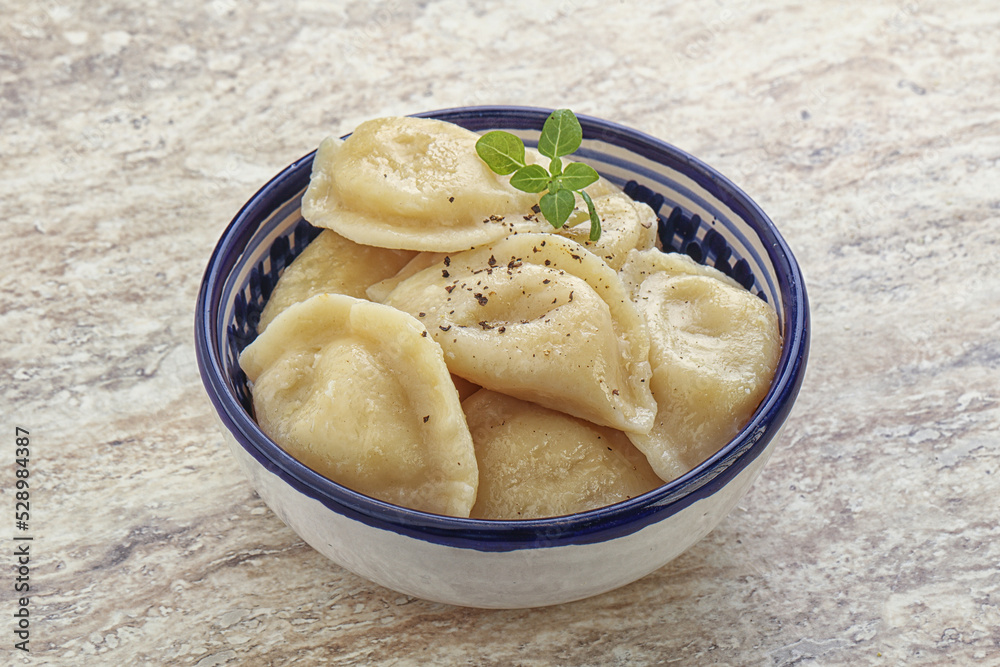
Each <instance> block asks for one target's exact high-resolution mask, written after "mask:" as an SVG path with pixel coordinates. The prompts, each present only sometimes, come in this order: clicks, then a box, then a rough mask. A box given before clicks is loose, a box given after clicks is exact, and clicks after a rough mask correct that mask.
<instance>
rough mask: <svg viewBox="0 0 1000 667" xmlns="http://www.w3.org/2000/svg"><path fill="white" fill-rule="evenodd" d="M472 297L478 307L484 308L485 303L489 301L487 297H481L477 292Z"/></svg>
mask: <svg viewBox="0 0 1000 667" xmlns="http://www.w3.org/2000/svg"><path fill="white" fill-rule="evenodd" d="M472 296H474V297H476V301H478V302H479V305H480V306H485V305H486V304H487V302H489V299H488V298H487V297H485V296H483V295H482V294H480V293H479V292H476V293H475V294H473V295H472Z"/></svg>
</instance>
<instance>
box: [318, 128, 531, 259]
mask: <svg viewBox="0 0 1000 667" xmlns="http://www.w3.org/2000/svg"><path fill="white" fill-rule="evenodd" d="M478 139H479V135H478V134H476V133H474V132H471V131H469V130H466V129H464V128H462V127H459V126H458V125H454V124H452V123H447V122H444V121H440V120H433V119H428V118H410V117H402V118H396V117H394V118H379V119H375V120H370V121H367V122H365V123H362V124H361V125H359V126H358V127H357V129H356V130H355V131H354V133H353V134H351V136H350V137H348V138H347V139H346V140H345V141H343V142H341V141H340V140H339V139H335V138H328V139H326V140H324V141H323V142H322V144H320V147H319V150H318V151H317V153H316V157H315V159H314V161H313V171H312V178H311V180H310V182H309V188H308V189H307V190H306V193H305V196H304V197H303V198H302V215H303V217H304V218H305V219H306V220H308V221H309V222H311V223H312V224H314V225H317V226H320V227H327V228H330V229H333V230H334V231H336V232H338V233H340V234H342V235H343V236H346V237H347V238H349V239H352V240H354V241H356V242H358V243H364V244H366V245H375V246H381V247H385V248H404V249H409V250H433V251H445V252H451V251H455V250H465V249H468V248H472V247H474V246H477V245H482V244H484V243H489V242H492V241H495V240H497V239H499V238H502V237H503V236H505V235H507V234H508V233H510V232H511V231H513V229H514V225H515V224H520V223H523V222H524V218H523V216H525V215H528V214H530V213H531V207H532V206H534V205H535V204H537V203H538V199H539V197H540V195H538V194H529V193H526V192H521V191H519V190H515V189H514V188H512V187H511V186H510V183H509V178H508V177H505V176H500V175H498V174H495V173H494V172H493V171H492V170H491V169H490V168H489V167H488V166H487V165H486V164H485V163H484V162H483V161H482V160H481V159H480V158H479V155H478V154H477V153H476V148H475V146H476V141H477V140H478Z"/></svg>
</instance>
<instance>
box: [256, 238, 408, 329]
mask: <svg viewBox="0 0 1000 667" xmlns="http://www.w3.org/2000/svg"><path fill="white" fill-rule="evenodd" d="M413 255H414V253H413V252H410V251H407V250H389V249H386V248H374V247H372V246H366V245H361V244H359V243H355V242H354V241H349V240H348V239H345V238H344V237H343V236H340V235H339V234H337V233H335V232H332V231H330V230H329V229H325V230H323V231H322V232H320V234H319V236H317V237H316V238H315V239H313V240H312V242H311V243H310V244H309V245H308V246H306V249H305V250H303V251H302V252H301V253H300V254H299V256H298V257H296V258H295V259H294V260H293V261H292V263H291V264H289V265H288V267H287V268H285V270H284V272H283V273H282V274H281V277H280V278H279V279H278V284H277V285H275V286H274V290H273V291H272V292H271V296H270V297H269V298H268V300H267V304H266V305H265V306H264V311H263V312H262V313H261V315H260V324H259V325H258V326H257V331H263V330H264V329H266V328H267V325H268V324H270V322H271V320H273V319H274V318H275V316H276V315H277V314H278V313H280V312H281V311H283V310H284V309H285V308H288V307H289V306H290V305H292V304H293V303H298V302H299V301H305V300H306V299H308V298H309V297H311V296H313V295H315V294H323V293H327V292H328V293H331V294H346V295H348V296H354V297H358V298H364V296H365V290H366V289H368V287H369V286H370V285H371V284H372V283H376V282H379V281H381V280H384V279H385V278H388V277H389V276H392V275H394V274H396V273H397V272H398V271H399V270H400V269H401V268H402V267H403V266H404V265H405V264H406V263H407V262H409V261H410V259H411V258H412V257H413Z"/></svg>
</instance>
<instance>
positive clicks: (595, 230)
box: [580, 190, 601, 241]
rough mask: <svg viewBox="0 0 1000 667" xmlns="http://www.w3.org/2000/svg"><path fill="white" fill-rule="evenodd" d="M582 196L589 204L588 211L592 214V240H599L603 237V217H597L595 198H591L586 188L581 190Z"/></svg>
mask: <svg viewBox="0 0 1000 667" xmlns="http://www.w3.org/2000/svg"><path fill="white" fill-rule="evenodd" d="M580 196H581V197H583V201H584V202H585V203H586V204H587V213H589V214H590V240H591V241H597V240H599V239H600V238H601V219H600V218H599V217H597V209H595V208H594V200H593V199H591V198H590V195H588V194H587V191H586V190H580Z"/></svg>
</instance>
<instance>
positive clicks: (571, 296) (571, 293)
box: [569, 292, 573, 303]
mask: <svg viewBox="0 0 1000 667" xmlns="http://www.w3.org/2000/svg"><path fill="white" fill-rule="evenodd" d="M569 302H570V303H573V292H570V293H569Z"/></svg>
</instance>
